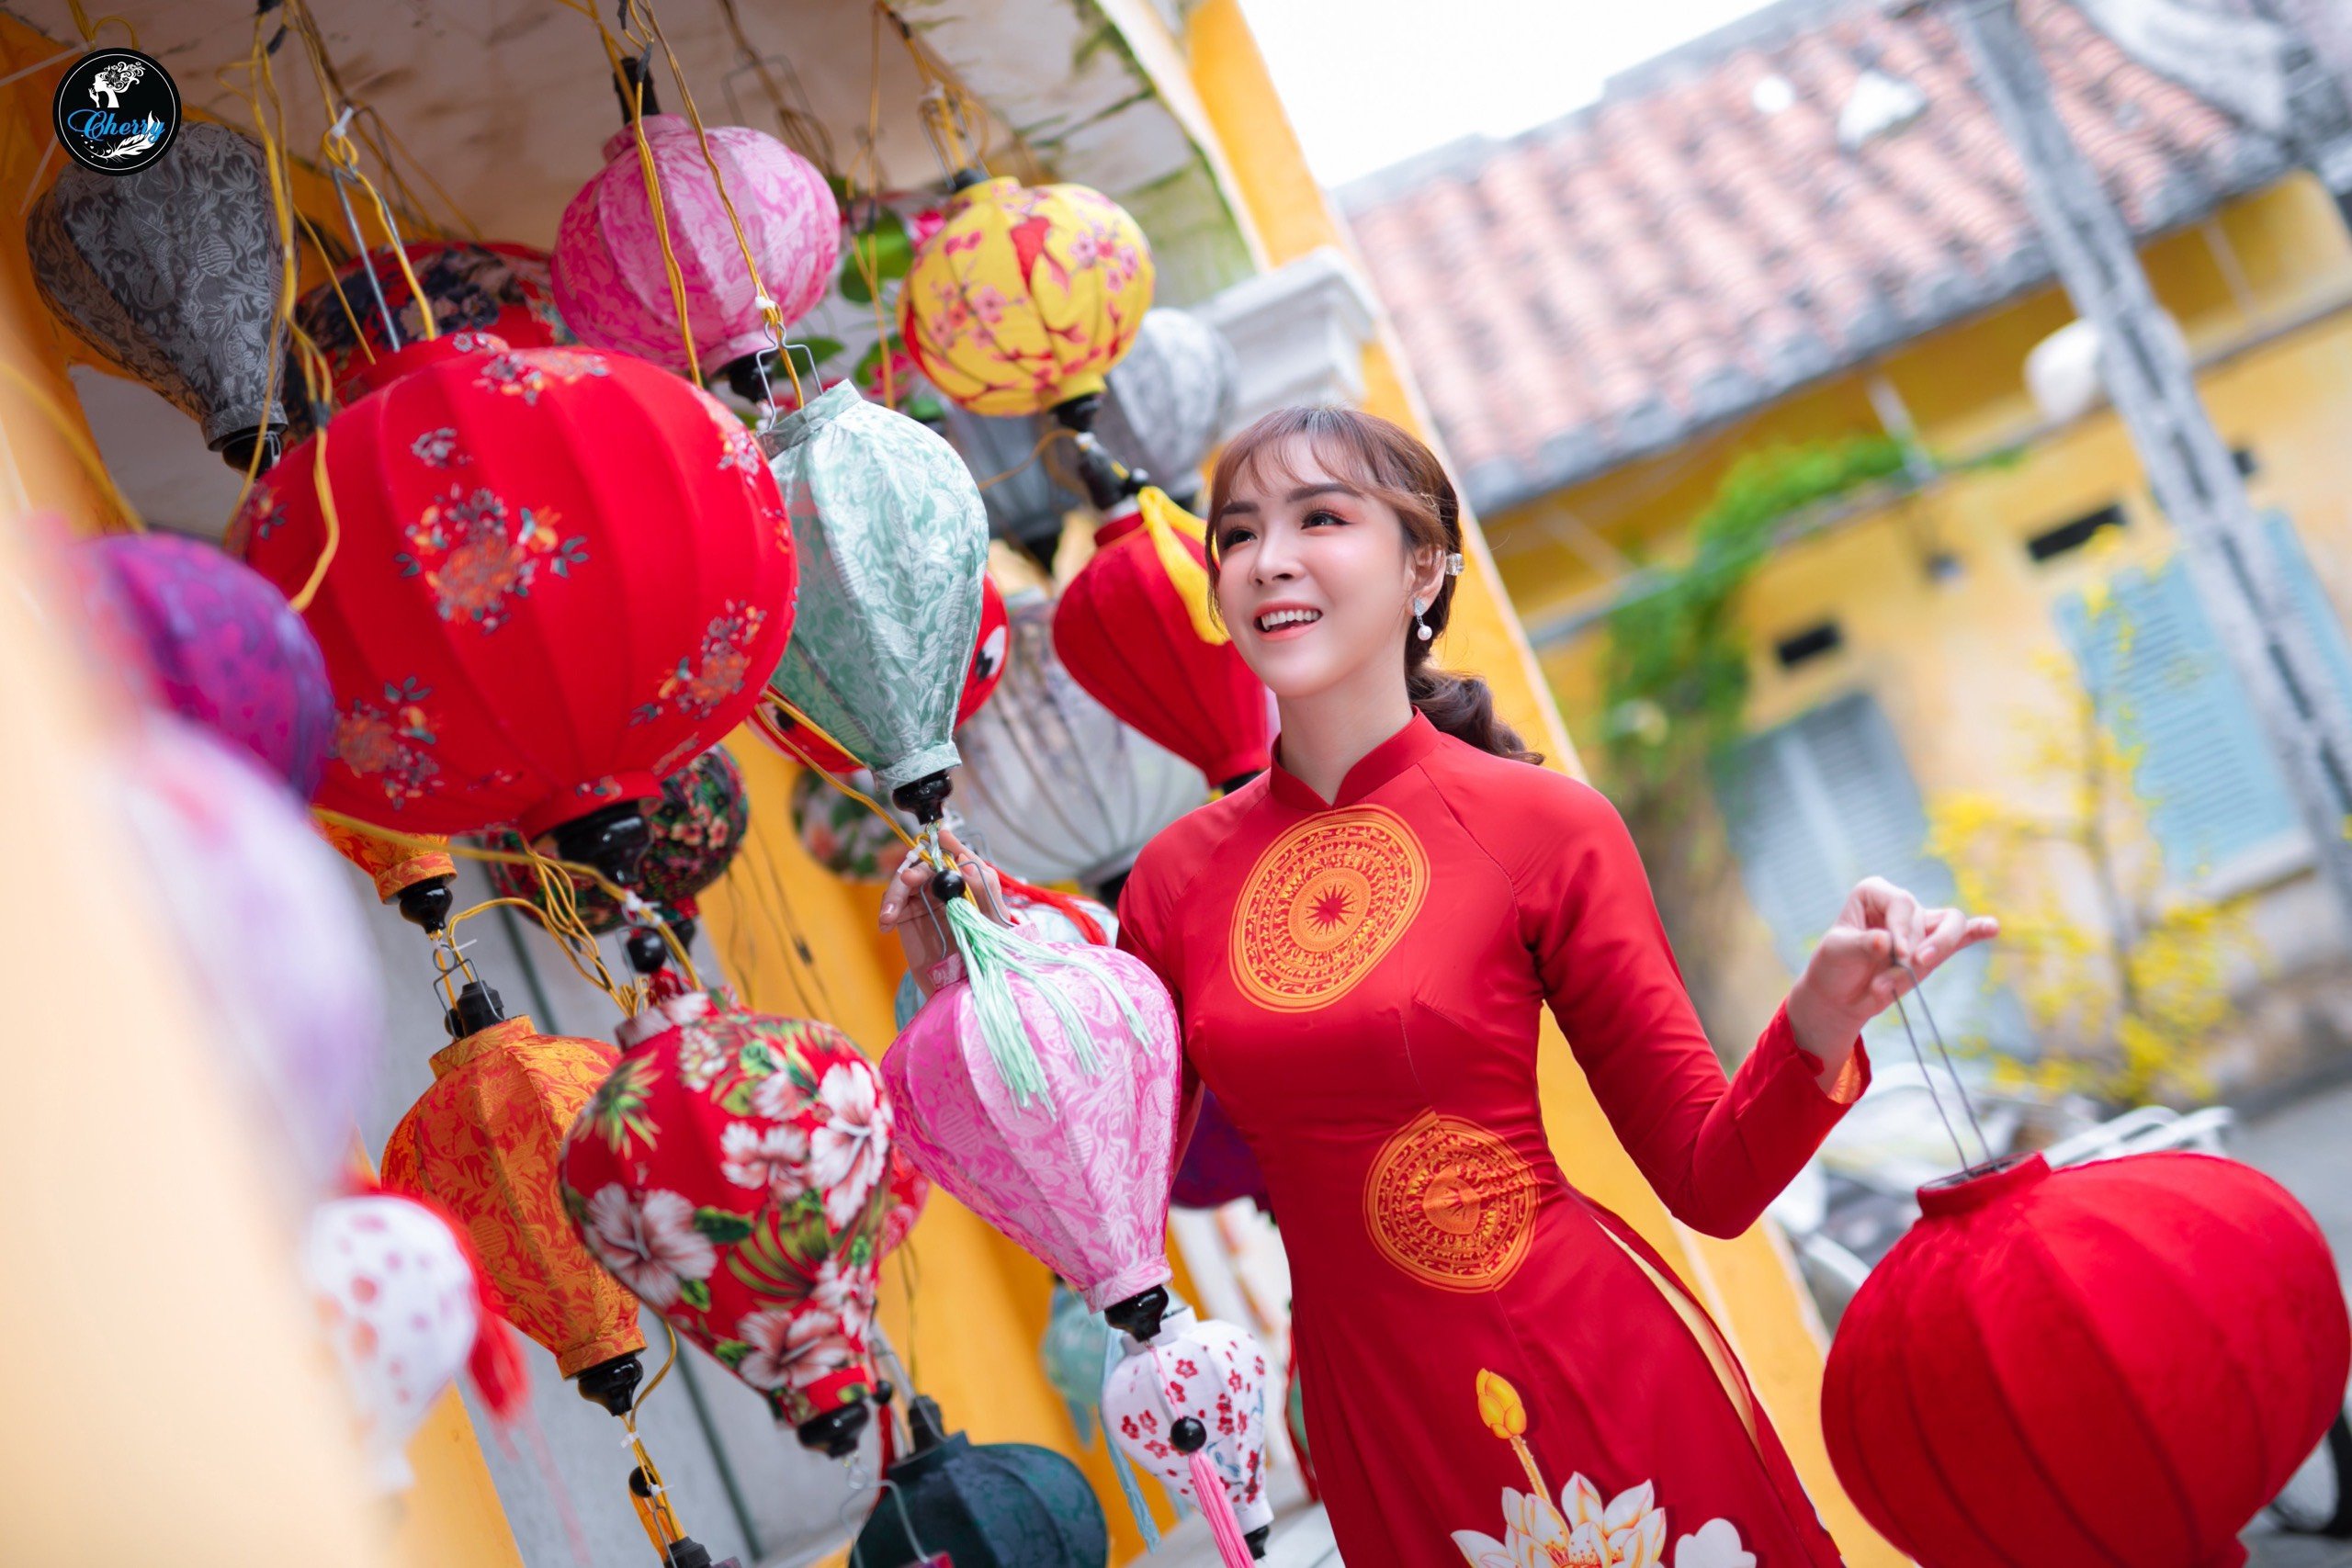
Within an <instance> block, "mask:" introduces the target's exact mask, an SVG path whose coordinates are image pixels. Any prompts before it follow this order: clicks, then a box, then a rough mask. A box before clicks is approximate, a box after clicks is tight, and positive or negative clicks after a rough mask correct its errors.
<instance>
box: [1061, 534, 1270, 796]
mask: <svg viewBox="0 0 2352 1568" xmlns="http://www.w3.org/2000/svg"><path fill="white" fill-rule="evenodd" d="M1208 587H1209V580H1208V557H1207V553H1206V551H1205V549H1204V547H1203V545H1202V542H1201V536H1200V524H1199V523H1198V522H1197V521H1196V520H1195V519H1193V518H1192V517H1191V516H1189V515H1187V514H1186V513H1184V511H1183V509H1182V507H1179V506H1178V505H1177V504H1176V503H1175V502H1172V501H1170V500H1169V499H1168V498H1167V497H1166V496H1165V495H1163V494H1161V493H1160V492H1159V491H1156V490H1149V489H1147V490H1145V491H1143V492H1142V493H1141V494H1140V495H1137V496H1134V497H1131V498H1129V499H1128V500H1126V501H1125V502H1121V503H1120V504H1119V505H1117V506H1115V507H1114V508H1113V509H1112V510H1111V512H1110V513H1109V514H1108V515H1107V516H1105V517H1104V519H1103V525H1102V526H1101V527H1100V528H1098V529H1096V530H1095V533H1094V554H1093V556H1092V557H1091V558H1089V559H1088V561H1087V563H1086V564H1085V565H1084V566H1083V567H1080V569H1079V572H1078V575H1077V576H1076V577H1074V578H1072V579H1071V580H1070V584H1069V587H1068V588H1065V589H1064V590H1062V596H1061V601H1060V603H1059V604H1057V605H1056V606H1055V607H1054V651H1055V652H1056V653H1057V654H1059V655H1060V656H1061V660H1062V663H1063V664H1064V665H1065V666H1066V667H1067V668H1068V669H1069V672H1070V674H1071V676H1072V677H1074V678H1075V679H1076V680H1077V682H1078V683H1079V684H1080V686H1083V687H1084V688H1086V691H1087V693H1088V694H1090V695H1091V696H1092V697H1093V698H1094V700H1095V701H1097V702H1099V703H1101V704H1102V705H1103V706H1104V707H1106V708H1109V709H1110V710H1111V712H1112V713H1113V714H1114V715H1115V716H1117V717H1118V719H1119V720H1120V722H1121V723H1123V724H1125V725H1126V726H1127V727H1128V728H1131V729H1136V730H1139V731H1141V732H1142V733H1143V734H1144V735H1145V736H1147V737H1148V738H1149V739H1153V740H1156V741H1158V742H1159V744H1160V745H1162V746H1164V747H1166V748H1167V749H1168V750H1170V751H1173V752H1175V753H1176V754H1177V755H1178V756H1180V757H1182V758H1183V759H1184V760H1185V761H1188V762H1190V763H1192V764H1193V766H1194V767H1196V768H1198V769H1200V770H1201V772H1202V773H1205V774H1206V775H1207V776H1208V777H1209V779H1210V780H1211V781H1212V782H1213V783H1216V784H1221V785H1224V786H1226V787H1227V788H1230V787H1232V786H1233V785H1234V784H1238V783H1239V782H1240V781H1242V780H1244V779H1246V778H1248V777H1249V776H1250V774H1252V773H1262V772H1264V771H1265V768H1266V763H1267V761H1268V758H1269V755H1270V748H1271V746H1272V733H1271V729H1270V726H1269V724H1268V719H1267V713H1266V688H1265V686H1264V685H1263V683H1261V682H1260V681H1259V679H1258V677H1257V676H1256V675H1254V674H1252V673H1250V666H1249V665H1247V664H1245V663H1243V662H1242V660H1241V652H1240V650H1239V649H1237V648H1235V647H1234V646H1233V643H1232V641H1231V640H1230V639H1229V638H1228V637H1227V636H1226V634H1225V630H1224V628H1223V627H1222V626H1218V625H1217V623H1216V617H1215V616H1214V615H1211V614H1210V612H1209V608H1208Z"/></svg>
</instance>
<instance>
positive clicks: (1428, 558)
mask: <svg viewBox="0 0 2352 1568" xmlns="http://www.w3.org/2000/svg"><path fill="white" fill-rule="evenodd" d="M1408 564H1409V566H1410V569H1411V570H1410V574H1409V575H1410V577H1411V579H1412V584H1413V597H1414V598H1416V599H1419V600H1422V601H1424V602H1426V603H1429V604H1435V603H1437V595H1438V591H1439V590H1440V589H1442V588H1443V587H1444V586H1445V552H1444V551H1443V550H1442V549H1439V548H1438V547H1436V546H1434V545H1423V546H1421V547H1419V548H1417V549H1415V550H1414V551H1413V553H1412V555H1411V557H1410V558H1409V562H1408Z"/></svg>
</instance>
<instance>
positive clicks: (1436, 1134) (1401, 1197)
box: [1363, 1111, 1536, 1292]
mask: <svg viewBox="0 0 2352 1568" xmlns="http://www.w3.org/2000/svg"><path fill="white" fill-rule="evenodd" d="M1535 1196H1536V1193H1535V1173H1534V1172H1533V1171H1532V1170H1530V1169H1529V1168H1528V1165H1527V1162H1526V1161H1525V1160H1523V1159H1521V1158H1520V1157H1519V1155H1518V1154H1517V1152H1516V1151H1514V1150H1513V1149H1512V1148H1511V1146H1510V1145H1509V1144H1507V1143H1505V1142H1503V1141H1502V1139H1500V1138H1498V1137H1497V1136H1496V1135H1495V1134H1492V1133H1489V1132H1487V1130H1486V1129H1485V1128H1484V1127H1481V1126H1479V1125H1478V1124H1477V1123H1476V1122H1465V1121H1464V1120H1462V1119H1461V1118H1460V1117H1458V1116H1440V1115H1438V1114H1437V1113H1436V1112H1434V1111H1424V1112H1422V1114H1421V1115H1420V1116H1419V1117H1417V1118H1416V1119H1414V1120H1413V1121H1412V1122H1408V1124H1407V1125H1406V1126H1405V1127H1404V1128H1403V1130H1401V1131H1400V1132H1398V1133H1397V1134H1395V1135H1394V1136H1393V1137H1391V1138H1390V1139H1389V1140H1388V1141H1387V1142H1386V1143H1385V1144H1383V1145H1381V1146H1380V1153H1379V1154H1377V1155H1376V1156H1374V1157H1373V1162H1372V1173H1371V1174H1370V1175H1368V1176H1366V1177H1365V1178H1364V1183H1363V1223H1364V1228H1365V1229H1367V1230H1369V1231H1370V1232H1371V1233H1372V1243H1373V1245H1374V1247H1378V1248H1379V1249H1380V1255H1381V1256H1382V1257H1383V1258H1387V1259H1388V1261H1389V1262H1391V1263H1394V1264H1395V1265H1397V1268H1399V1269H1403V1270H1404V1271H1405V1272H1406V1273H1408V1274H1410V1275H1411V1276H1413V1278H1415V1279H1416V1280H1421V1281H1422V1282H1423V1283H1425V1284H1430V1285H1435V1286H1437V1287H1439V1288H1440V1289H1441V1290H1447V1291H1464V1292H1471V1291H1491V1290H1495V1289H1497V1288H1498V1287H1499V1286H1500V1285H1502V1283H1503V1282H1504V1281H1505V1280H1509V1279H1510V1277H1511V1275H1512V1274H1513V1273H1514V1272H1515V1271H1516V1270H1517V1269H1518V1268H1519V1266H1520V1263H1521V1261H1522V1260H1523V1259H1524V1258H1526V1257H1527V1247H1528V1242H1529V1241H1530V1239H1531V1238H1532V1236H1533V1235H1534V1234H1535Z"/></svg>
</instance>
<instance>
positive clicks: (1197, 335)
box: [1094, 306, 1238, 510]
mask: <svg viewBox="0 0 2352 1568" xmlns="http://www.w3.org/2000/svg"><path fill="white" fill-rule="evenodd" d="M1237 375H1238V367H1237V366H1236V364H1235V362H1234V357H1233V345H1232V344H1228V343H1227V342H1226V341H1225V334H1224V333H1220V332H1218V331H1217V330H1216V328H1215V327H1213V326H1211V325H1209V324H1208V323H1207V322H1206V321H1202V320H1201V319H1200V318H1199V317H1197V316H1193V315H1188V314H1187V313H1185V312H1184V311H1182V310H1171V309H1169V308H1168V307H1165V306H1162V307H1161V308H1160V309H1159V310H1153V311H1152V312H1151V313H1150V314H1148V315H1147V316H1145V317H1144V319H1143V330H1142V331H1141V332H1140V333H1136V344H1135V346H1134V347H1133V348H1131V349H1129V350H1127V356H1126V357H1125V359H1122V360H1120V361H1119V363H1118V364H1117V365H1116V366H1115V367H1113V369H1112V371H1111V375H1110V384H1111V391H1110V395H1109V396H1108V397H1106V398H1104V399H1103V412H1101V413H1099V414H1098V415H1096V416H1095V421H1094V434H1095V437H1096V438H1097V439H1098V440H1100V441H1101V442H1102V443H1103V446H1104V447H1106V448H1107V449H1108V450H1109V451H1110V454H1111V456H1113V457H1116V458H1117V459H1118V460H1119V461H1120V462H1122V463H1125V465H1126V466H1127V467H1129V468H1141V469H1142V470H1143V471H1144V472H1145V473H1147V474H1149V475H1150V476H1151V480H1152V482H1153V483H1154V484H1156V485H1158V486H1159V488H1160V489H1162V490H1164V491H1167V492H1168V493H1169V495H1170V496H1171V497H1172V498H1174V499H1175V500H1176V501H1178V502H1182V503H1183V504H1184V505H1185V506H1187V507H1191V508H1193V510H1198V508H1197V507H1195V506H1194V499H1195V497H1196V496H1197V495H1198V494H1199V491H1200V488H1201V463H1202V461H1203V459H1204V458H1206V457H1208V455H1209V448H1210V447H1212V446H1216V442H1217V438H1218V437H1219V436H1221V435H1223V434H1225V426H1226V422H1227V421H1228V420H1230V419H1231V418H1232V417H1233V404H1234V395H1235V394H1234V382H1235V378H1236V376H1237Z"/></svg>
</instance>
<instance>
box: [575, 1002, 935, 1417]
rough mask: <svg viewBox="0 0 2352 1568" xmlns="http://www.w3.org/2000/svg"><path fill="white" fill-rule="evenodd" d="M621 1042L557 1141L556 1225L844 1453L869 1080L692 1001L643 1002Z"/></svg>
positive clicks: (868, 1302)
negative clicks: (572, 1229)
mask: <svg viewBox="0 0 2352 1568" xmlns="http://www.w3.org/2000/svg"><path fill="white" fill-rule="evenodd" d="M622 1041H623V1044H624V1045H625V1046H626V1049H625V1050H624V1052H623V1054H622V1055H621V1059H620V1062H619V1064H618V1065H617V1066H615V1067H614V1069H613V1071H612V1074H611V1076H609V1077H607V1078H606V1079H605V1083H604V1086H603V1087H602V1088H601V1089H598V1090H597V1091H596V1094H595V1096H594V1099H592V1100H590V1101H589V1103H588V1106H587V1108H586V1109H585V1110H584V1111H582V1112H581V1115H580V1118H579V1120H578V1121H577V1122H574V1123H573V1124H572V1127H571V1134H570V1135H569V1137H568V1138H567V1139H566V1140H565V1143H564V1150H563V1157H562V1165H561V1179H562V1187H563V1202H564V1206H565V1208H566V1209H567V1210H568V1211H569V1212H570V1213H571V1217H572V1220H573V1223H574V1224H577V1225H578V1226H579V1228H580V1233H581V1235H582V1236H583V1237H584V1238H585V1239H586V1241H587V1243H588V1247H589V1250H590V1251H591V1252H593V1253H594V1254H595V1256H596V1257H597V1258H598V1259H599V1260H600V1261H602V1262H603V1263H604V1265H605V1267H606V1268H607V1269H611V1270H612V1271H613V1273H614V1274H616V1276H618V1277H619V1279H620V1280H621V1282H622V1283H624V1284H626V1285H627V1286H628V1288H629V1289H630V1290H632V1291H635V1292H637V1294H638V1296H639V1298H640V1299H641V1300H643V1301H644V1302H645V1303H646V1304H647V1305H649V1306H650V1307H652V1308H653V1309H654V1310H655V1311H657V1312H659V1313H661V1314H662V1316H663V1317H665V1318H667V1319H668V1320H669V1321H670V1323H671V1324H672V1325H673V1326H675V1327H676V1328H677V1330H678V1331H679V1332H680V1333H682V1334H684V1335H685V1336H686V1337H688V1338H690V1339H692V1340H693V1341H694V1342H695V1344H697V1345H700V1346H701V1347H703V1348H705V1349H706V1350H708V1351H709V1352H710V1353H711V1354H712V1355H713V1356H715V1357H717V1358H718V1359H719V1360H720V1361H721V1362H723V1363H724V1364H725V1365H726V1366H727V1367H728V1368H729V1370H730V1371H733V1372H734V1374H735V1375H736V1376H737V1377H739V1378H741V1379H742V1380H743V1382H746V1383H748V1384H750V1385H751V1386H752V1388H755V1389H757V1390H759V1391H760V1392H761V1393H763V1394H764V1395H766V1396H767V1400H768V1403H769V1405H770V1407H771V1408H772V1409H773V1410H774V1411H775V1416H776V1418H777V1419H778V1420H779V1421H789V1422H791V1423H793V1424H794V1425H795V1426H796V1427H797V1428H798V1434H799V1438H800V1440H801V1442H803V1443H804V1444H806V1445H808V1446H809V1447H810V1448H814V1449H820V1450H823V1451H825V1452H827V1453H830V1454H832V1455H834V1456H836V1457H839V1456H842V1455H845V1454H848V1453H851V1452H853V1451H854V1450H855V1449H856V1446H857V1440H858V1435H859V1433H860V1432H862V1431H863V1430H864V1428H865V1424H866V1422H867V1420H868V1411H867V1408H866V1404H865V1401H866V1399H867V1396H868V1395H869V1394H870V1393H871V1392H872V1391H873V1387H874V1382H875V1380H874V1374H873V1372H872V1370H871V1363H870V1361H869V1359H868V1355H867V1349H866V1333H867V1327H868V1325H869V1324H870V1323H871V1322H872V1319H873V1314H874V1298H875V1287H876V1261H877V1259H878V1258H879V1256H880V1251H881V1242H882V1237H883V1233H884V1229H885V1224H886V1221H887V1217H888V1211H889V1209H890V1206H891V1201H892V1200H891V1192H890V1185H889V1181H888V1170H889V1163H890V1132H891V1112H890V1105H889V1101H888V1099H887V1098H886V1097H885V1096H884V1094H883V1092H882V1084H881V1079H880V1077H879V1076H878V1075H877V1074H876V1071H875V1069H874V1067H873V1066H872V1064H870V1063H868V1062H867V1061H866V1059H865V1057H864V1056H863V1055H860V1054H859V1053H858V1049H857V1047H856V1046H855V1045H854V1043H851V1041H850V1040H849V1039H848V1037H846V1036H845V1035H843V1034H842V1033H841V1032H840V1031H838V1030H835V1029H833V1028H831V1027H830V1026H828V1025H826V1024H822V1023H816V1022H810V1021H806V1020H800V1019H784V1018H771V1017H768V1016H765V1015H763V1014H760V1013H754V1012H748V1011H745V1010H742V1009H741V1008H739V1007H736V1006H735V1005H733V1004H732V1003H731V1002H729V1001H727V1000H725V999H724V998H718V997H714V996H713V995H711V994H710V993H707V992H687V993H684V994H680V995H674V996H672V997H670V998H666V999H663V1000H660V1001H657V1002H655V1003H653V1004H652V1005H650V1007H648V1008H647V1010H645V1011H643V1012H641V1013H639V1014H638V1015H637V1017H635V1018H634V1019H631V1020H630V1021H628V1023H626V1024H624V1025H623V1026H622Z"/></svg>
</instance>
